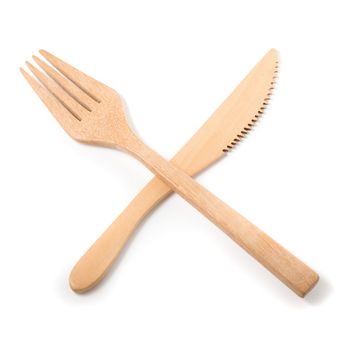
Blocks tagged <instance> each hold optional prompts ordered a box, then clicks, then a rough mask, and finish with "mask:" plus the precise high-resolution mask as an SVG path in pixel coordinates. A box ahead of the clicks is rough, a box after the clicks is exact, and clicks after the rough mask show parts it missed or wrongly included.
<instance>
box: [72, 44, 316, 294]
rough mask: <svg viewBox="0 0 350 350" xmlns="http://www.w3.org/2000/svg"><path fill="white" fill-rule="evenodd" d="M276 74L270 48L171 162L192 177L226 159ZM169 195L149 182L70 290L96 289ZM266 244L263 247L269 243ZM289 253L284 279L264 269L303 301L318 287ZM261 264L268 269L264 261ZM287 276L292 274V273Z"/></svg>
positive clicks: (86, 259)
mask: <svg viewBox="0 0 350 350" xmlns="http://www.w3.org/2000/svg"><path fill="white" fill-rule="evenodd" d="M277 69H278V59H277V52H276V50H274V49H272V50H270V51H269V52H268V53H267V54H266V55H265V56H264V57H263V58H262V59H261V61H260V62H259V63H258V64H257V65H256V66H255V67H254V68H253V69H252V70H251V72H250V73H249V74H248V75H247V76H246V77H245V79H244V80H243V81H242V82H241V83H240V84H239V85H238V87H237V88H236V89H235V90H234V91H233V92H232V93H231V95H230V96H229V97H228V98H227V99H226V100H225V101H224V102H223V103H222V104H221V106H220V107H219V108H218V109H217V110H216V111H215V112H214V114H213V115H212V116H211V117H210V118H209V119H208V120H207V121H206V123H205V124H204V125H203V126H202V127H201V128H200V129H199V130H198V131H197V132H196V133H195V134H194V135H193V136H192V138H191V139H190V140H189V141H188V142H187V144H186V145H185V146H184V147H183V148H182V149H181V150H180V151H179V152H178V153H177V154H176V155H175V157H174V158H173V159H172V160H171V162H172V163H174V164H175V165H177V166H178V167H179V168H181V169H182V170H183V171H185V172H186V173H187V174H189V175H191V176H194V175H196V174H197V173H199V172H200V171H201V170H203V169H205V168H207V167H208V166H209V165H211V164H212V163H214V162H215V161H217V160H218V159H220V158H222V157H223V156H225V155H226V154H227V152H228V151H230V150H231V149H232V148H233V147H234V146H235V145H236V144H237V143H238V142H239V141H240V140H241V139H242V138H243V137H244V136H245V135H246V134H247V133H248V132H249V130H250V129H251V128H252V126H253V125H254V123H255V122H256V120H257V119H258V118H259V117H260V116H261V115H262V114H263V112H264V109H265V108H266V106H267V104H268V101H269V99H270V95H271V90H272V89H273V86H274V83H275V78H276V73H277ZM171 192H172V190H171V189H170V188H169V187H168V186H167V185H166V184H164V183H163V182H162V181H161V180H160V179H159V178H157V177H154V178H153V179H152V180H151V181H150V182H149V183H148V184H147V185H146V186H145V187H144V188H143V190H142V191H141V192H140V193H139V194H138V195H137V196H136V197H135V198H134V199H133V200H132V202H131V203H130V204H129V205H128V207H127V208H126V209H125V210H124V211H123V212H122V214H121V215H120V216H119V217H118V218H117V219H116V220H115V221H114V222H113V223H112V224H111V225H110V226H109V227H108V228H107V230H106V231H105V232H104V233H103V234H102V235H101V236H100V238H99V239H98V240H97V241H96V242H95V243H94V244H93V245H92V246H91V247H90V249H89V250H88V251H87V252H86V253H85V254H84V255H83V256H82V258H81V259H80V260H79V261H78V263H77V264H76V265H75V267H74V268H73V270H72V272H71V274H70V278H69V282H70V286H71V288H72V289H73V290H74V291H76V292H80V293H82V292H85V291H87V290H89V289H91V288H93V287H94V286H96V285H97V284H98V282H99V281H101V279H102V278H103V277H104V275H105V274H106V273H107V272H108V270H109V268H110V267H111V266H112V264H113V262H114V261H115V260H116V258H117V257H118V255H119V253H120V252H121V250H122V249H123V247H124V246H125V244H126V242H127V240H128V239H129V237H130V236H131V234H132V233H133V231H134V230H135V228H136V227H137V226H138V224H139V223H140V222H141V221H142V219H143V218H144V217H145V216H146V215H147V214H148V213H149V212H150V211H151V210H152V209H153V208H155V207H156V206H157V205H158V204H159V203H160V202H161V201H162V200H164V199H165V198H166V197H167V196H168V195H169V194H170V193H171ZM266 242H267V241H266ZM271 242H273V244H274V245H276V246H274V249H276V248H277V249H278V250H279V249H283V248H282V247H280V246H279V245H278V244H277V243H276V242H274V241H271ZM271 242H270V243H267V244H272V243H271ZM243 248H244V247H243ZM288 254H290V253H288V252H286V257H287V258H286V259H285V262H284V265H285V266H282V267H281V269H283V270H284V271H287V273H286V275H288V276H289V277H288V278H284V276H283V273H282V274H281V273H280V272H279V271H275V270H274V267H273V266H271V267H270V268H269V267H268V266H267V267H268V268H269V270H270V271H271V272H272V273H274V274H275V275H276V276H277V277H278V278H279V279H281V280H282V281H283V282H284V283H285V284H286V285H288V286H289V287H290V288H291V289H293V290H294V291H295V292H296V293H297V294H298V295H299V296H304V295H305V294H306V293H307V292H308V291H309V290H311V289H312V287H313V286H314V285H315V284H316V283H317V281H318V275H317V273H316V272H314V271H313V270H312V269H310V268H309V267H308V266H306V265H305V264H304V263H302V262H301V261H300V260H299V259H297V258H295V257H294V256H293V255H291V254H290V255H288ZM266 255H268V252H267V253H266ZM261 262H262V263H264V265H265V266H266V265H267V263H266V261H261ZM291 271H295V274H293V273H292V272H291ZM291 280H292V282H291Z"/></svg>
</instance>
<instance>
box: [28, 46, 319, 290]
mask: <svg viewBox="0 0 350 350" xmlns="http://www.w3.org/2000/svg"><path fill="white" fill-rule="evenodd" d="M41 54H42V55H43V56H44V57H45V58H46V59H47V60H48V61H49V62H51V64H52V65H53V66H54V67H55V68H56V69H58V70H59V71H60V72H61V74H63V75H64V76H65V77H67V78H68V79H65V78H63V76H62V75H61V74H59V73H57V72H56V71H54V70H53V69H51V68H50V67H49V66H48V65H47V64H46V63H44V62H43V61H41V60H39V59H38V58H35V60H36V62H37V63H38V64H39V65H40V66H41V67H42V69H44V70H45V72H46V74H43V73H42V72H41V71H39V70H38V69H36V68H35V67H34V66H32V65H31V64H28V66H29V68H30V69H31V71H32V72H33V74H34V75H35V76H36V77H37V78H38V80H39V81H40V82H41V84H40V83H38V82H37V81H36V80H35V79H33V78H32V76H30V75H29V74H28V73H26V72H25V71H24V70H22V73H23V74H24V76H25V78H26V79H27V81H28V82H29V84H30V85H31V86H32V88H33V89H34V90H35V91H36V93H37V94H38V95H39V97H40V98H41V99H42V101H43V102H44V103H45V105H46V106H47V107H48V109H49V110H50V111H51V113H52V114H53V115H54V116H55V117H56V119H57V120H58V122H59V123H60V124H61V126H62V127H63V128H64V129H65V131H66V132H67V133H68V134H70V136H71V137H73V138H74V139H76V140H78V141H81V142H85V143H92V144H98V145H101V146H107V147H118V148H119V149H122V150H124V151H126V152H128V153H130V154H132V155H133V156H134V157H136V158H137V159H139V160H140V161H141V162H143V163H144V164H145V165H146V166H147V167H148V168H149V169H150V170H151V171H153V172H154V173H155V174H157V176H158V177H159V178H160V179H161V180H162V181H163V182H164V183H165V184H167V185H168V186H169V187H170V188H171V189H173V190H174V191H176V192H177V193H178V194H179V195H181V196H182V197H183V198H184V199H185V200H187V201H188V202H189V203H190V204H192V205H193V206H194V207H195V208H197V209H198V210H199V211H200V212H201V213H202V214H203V215H205V216H206V217H207V218H208V219H209V220H211V221H212V222H213V223H215V224H216V225H217V226H218V227H220V228H221V229H222V230H223V231H224V232H225V233H226V234H228V235H229V236H230V237H231V238H232V239H233V240H235V241H236V242H237V243H238V244H239V245H240V246H241V247H242V248H244V249H245V250H246V251H247V252H248V253H249V254H251V255H252V256H253V257H254V258H255V259H257V260H258V261H259V262H260V263H261V264H263V265H264V266H265V267H266V268H267V269H268V270H270V271H271V272H272V273H273V274H274V275H275V276H276V277H278V278H279V279H280V280H281V281H282V282H283V283H285V284H286V285H287V286H288V287H290V288H291V289H292V290H293V291H294V292H295V293H297V294H298V295H299V296H304V295H305V294H306V293H307V292H308V291H309V290H311V288H312V287H313V286H314V285H315V283H316V282H317V280H318V275H317V274H316V272H314V271H313V270H312V269H310V268H309V267H308V266H306V265H305V264H304V263H303V262H302V261H300V260H299V259H298V258H296V257H295V256H293V255H292V254H291V253H289V252H288V251H287V250H286V249H284V248H283V247H281V246H280V245H279V244H278V243H276V242H275V241H274V240H272V239H271V238H270V237H268V236H267V235H266V234H265V233H263V232H262V231H261V230H259V229H258V228H257V227H255V226H254V225H253V224H251V223H250V222H249V221H248V220H246V219H245V218H244V217H242V216H241V215H240V214H239V213H237V212H236V211H234V210H233V209H231V208H230V207H229V206H228V205H226V204H225V203H224V202H222V201H221V200H220V199H219V198H217V197H216V196H214V195H213V194H212V193H210V192H209V191H208V190H206V189H205V188H204V187H203V186H201V185H200V184H199V183H197V182H196V181H195V180H193V179H192V178H191V177H190V176H189V175H187V174H186V173H184V172H183V171H182V170H180V169H179V168H178V167H176V166H175V165H174V164H172V163H170V162H168V161H166V160H165V159H163V158H162V157H161V156H159V155H158V154H157V153H156V152H154V151H153V150H152V149H150V148H149V147H148V146H147V145H145V144H144V143H143V142H142V141H141V140H140V139H139V138H138V137H137V136H136V135H135V134H134V132H133V131H132V130H131V128H130V127H129V125H128V123H127V120H126V117H125V113H124V109H123V105H122V101H121V99H120V96H119V95H118V94H117V93H116V92H115V91H114V90H113V89H111V88H109V87H107V86H106V85H104V84H102V83H100V82H98V81H96V80H95V79H92V78H91V77H89V76H87V75H85V74H83V73H82V72H80V71H78V70H77V69H75V68H73V67H72V66H70V65H68V64H67V63H65V62H63V61H62V60H59V59H58V58H56V57H55V56H53V55H51V54H49V53H47V52H45V51H41ZM269 56H270V58H271V59H274V60H272V64H271V62H270V65H268V64H267V66H266V74H271V70H274V69H275V68H274V67H275V62H276V52H275V51H273V50H272V51H270V53H269ZM48 76H50V77H51V79H50V78H49V77H48ZM72 82H73V83H75V86H74V87H73V83H72ZM57 83H58V84H57ZM270 83H271V82H270ZM79 89H80V90H79ZM265 91H266V90H265ZM225 121H226V123H225V124H221V123H219V121H216V120H214V121H213V125H212V128H211V129H210V134H209V135H208V137H207V138H209V139H210V140H212V143H213V147H214V148H215V149H217V147H219V148H220V149H221V150H223V149H225V146H222V142H223V140H226V139H227V137H228V135H229V134H231V135H232V129H231V128H232V123H236V121H233V118H229V117H227V118H226V119H225ZM208 132H209V129H208ZM228 144H229V143H228V142H227V143H226V144H225V145H228ZM220 146H221V147H220Z"/></svg>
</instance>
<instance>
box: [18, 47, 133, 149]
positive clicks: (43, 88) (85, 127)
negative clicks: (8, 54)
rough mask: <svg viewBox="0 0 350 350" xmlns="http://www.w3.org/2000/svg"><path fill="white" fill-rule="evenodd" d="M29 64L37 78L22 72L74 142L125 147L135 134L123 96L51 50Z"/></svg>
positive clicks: (42, 53) (43, 52)
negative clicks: (130, 126)
mask: <svg viewBox="0 0 350 350" xmlns="http://www.w3.org/2000/svg"><path fill="white" fill-rule="evenodd" d="M40 54H41V55H42V56H43V57H44V58H45V59H46V60H47V61H48V62H49V63H50V64H51V65H50V64H48V63H46V62H45V61H43V60H41V59H40V58H38V57H36V56H33V60H34V61H35V63H36V64H37V65H38V66H39V68H41V69H38V68H36V67H35V66H34V65H32V64H31V63H29V62H26V64H27V66H28V68H29V69H30V70H31V72H32V73H33V75H34V76H35V77H36V79H35V78H34V77H33V76H32V75H31V74H29V73H27V72H26V71H25V70H24V69H22V68H21V72H22V74H23V75H24V77H25V78H26V80H27V81H28V83H29V84H30V85H31V87H32V88H33V90H34V91H35V92H36V93H37V94H38V96H39V97H40V98H41V100H42V101H43V102H44V104H45V105H46V106H47V108H48V109H49V110H50V112H51V113H52V114H53V115H54V116H55V118H56V119H57V121H58V122H59V123H60V125H61V126H62V127H63V129H64V130H65V131H66V132H67V133H68V134H69V135H70V136H71V137H73V138H74V139H76V140H78V141H80V142H84V143H92V144H98V145H102V146H108V147H114V146H119V147H122V148H123V146H124V147H125V145H127V142H128V140H129V139H130V137H131V136H133V133H132V131H131V129H130V128H129V126H128V123H127V119H126V115H125V112H124V109H123V103H122V99H121V97H120V95H119V94H118V93H117V92H116V91H115V90H113V89H112V88H110V87H108V86H106V85H104V84H102V83H101V82H99V81H97V80H95V79H93V78H91V77H89V76H88V75H86V74H84V73H83V72H81V71H79V70H78V69H76V68H74V67H72V66H71V65H69V64H68V63H66V62H64V61H62V60H61V59H59V58H57V57H56V56H54V55H52V54H50V53H48V52H47V51H44V50H40Z"/></svg>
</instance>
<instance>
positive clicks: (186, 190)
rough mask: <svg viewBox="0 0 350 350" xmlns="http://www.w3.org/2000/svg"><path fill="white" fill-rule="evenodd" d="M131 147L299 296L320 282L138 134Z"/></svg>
mask: <svg viewBox="0 0 350 350" xmlns="http://www.w3.org/2000/svg"><path fill="white" fill-rule="evenodd" d="M127 150H128V151H129V152H130V153H131V154H133V155H134V156H135V157H136V158H138V159H139V160H140V161H142V162H143V163H144V164H145V165H146V166H147V167H148V168H149V169H150V170H151V171H152V172H153V173H155V174H156V175H158V176H159V177H160V178H161V179H162V181H164V182H165V183H166V184H167V185H168V186H169V187H170V188H172V189H173V190H174V191H175V192H177V193H178V194H179V195H180V196H181V197H183V198H184V199H185V200H186V201H187V202H189V203H190V204H192V206H194V207H195V208H196V209H197V210H199V211H200V212H201V213H202V214H203V215H205V216H206V217H207V218H208V219H209V220H210V221H212V222H213V223H214V224H216V225H217V226H218V227H219V228H221V229H222V230H223V231H224V232H225V233H226V234H227V235H228V236H229V237H231V238H232V239H233V240H234V241H235V242H236V243H237V244H239V245H240V246H241V247H242V248H243V249H245V250H246V251H247V252H248V253H249V254H250V255H251V256H252V257H254V258H255V259H256V260H258V261H259V262H260V263H261V264H262V265H263V266H265V267H266V268H267V269H268V270H269V271H270V272H272V273H273V274H274V275H275V276H276V277H277V278H278V279H280V281H282V282H283V283H284V284H285V285H287V286H288V287H289V288H290V289H292V290H293V291H294V292H295V293H296V294H297V295H299V296H300V297H304V296H305V295H306V294H307V293H308V292H309V291H310V290H311V289H312V288H313V287H314V285H315V284H316V283H317V281H318V279H319V277H318V274H317V273H316V272H315V271H314V270H312V269H311V268H310V267H308V266H307V265H306V264H304V263H303V262H302V261H301V260H299V259H298V258H297V257H295V256H294V255H293V254H291V253H290V252H289V251H287V250H286V249H285V248H283V247H282V246H281V245H279V244H278V243H277V242H275V241H274V240H273V239H272V238H270V237H269V236H268V235H267V234H265V233H264V232H262V231H261V230H260V229H258V228H257V227H256V226H255V225H253V224H252V223H250V222H249V221H248V220H247V219H245V218H244V217H243V216H242V215H240V214H239V213H238V212H236V211H235V210H233V209H232V208H230V207H229V206H228V205H227V204H225V203H224V202H223V201H222V200H220V199H219V198H217V197H216V196H215V195H213V194H212V193H211V192H209V191H208V190H207V189H206V188H204V187H203V186H201V185H200V184H199V183H198V182H196V181H195V180H193V179H192V178H191V177H190V176H189V175H187V174H186V173H184V172H183V171H182V170H180V169H179V168H178V167H176V166H175V165H174V164H172V163H170V162H169V161H167V160H165V159H164V158H162V157H161V156H160V155H158V154H157V153H156V152H154V151H153V150H152V149H151V148H149V147H148V146H147V145H145V144H144V143H142V141H141V140H139V139H136V137H135V139H134V140H132V142H130V144H129V145H128V148H127Z"/></svg>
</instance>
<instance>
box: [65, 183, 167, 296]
mask: <svg viewBox="0 0 350 350" xmlns="http://www.w3.org/2000/svg"><path fill="white" fill-rule="evenodd" d="M171 192H172V190H171V189H170V188H169V187H168V186H167V185H166V184H165V183H164V182H163V181H161V180H160V179H159V178H158V177H154V178H153V179H152V180H151V181H150V182H149V183H148V184H147V185H146V186H145V187H144V188H143V189H142V191H141V192H139V193H138V195H137V196H136V197H135V198H134V199H133V200H132V201H131V202H130V203H129V205H128V206H127V207H126V208H125V209H124V211H123V212H122V213H121V214H120V215H119V216H118V218H117V219H115V220H114V222H113V223H112V224H111V225H110V226H109V227H108V228H107V229H106V231H105V232H104V233H103V234H102V235H101V236H100V237H99V238H98V240H97V241H96V242H95V243H94V244H93V245H92V246H91V247H90V248H89V250H88V251H87V252H86V253H85V254H84V255H83V256H82V257H81V258H80V260H79V261H78V262H77V264H76V265H75V266H74V268H73V269H72V271H71V274H70V277H69V283H70V286H71V288H72V289H73V290H74V291H75V292H77V293H84V292H86V291H88V290H90V289H92V288H94V287H95V286H96V285H97V284H98V283H99V282H100V281H101V280H102V279H103V277H104V276H105V275H106V274H107V272H108V271H109V269H110V268H111V266H112V265H113V262H114V261H115V260H116V259H117V257H118V256H119V254H120V252H121V251H122V249H123V248H124V246H125V245H126V243H127V242H128V240H129V238H130V237H131V235H132V233H133V232H134V230H135V229H136V228H137V226H138V225H139V223H140V222H141V221H142V220H143V218H144V217H145V216H146V215H147V214H148V213H149V212H150V211H151V210H152V209H154V208H155V207H156V206H157V205H158V204H159V203H161V202H162V201H163V200H164V199H165V198H166V197H168V196H169V194H170V193H171Z"/></svg>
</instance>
